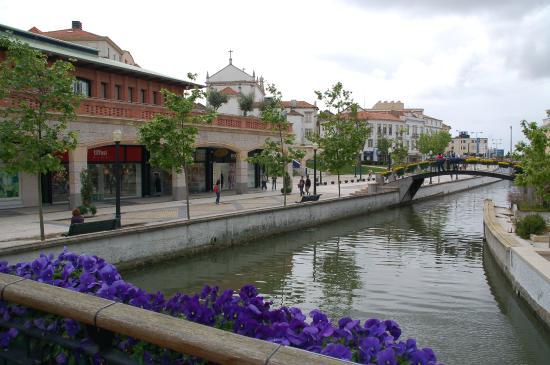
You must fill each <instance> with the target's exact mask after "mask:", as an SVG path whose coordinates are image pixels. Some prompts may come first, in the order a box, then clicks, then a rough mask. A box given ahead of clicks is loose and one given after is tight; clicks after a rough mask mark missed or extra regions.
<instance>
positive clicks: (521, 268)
mask: <svg viewBox="0 0 550 365" xmlns="http://www.w3.org/2000/svg"><path fill="white" fill-rule="evenodd" d="M483 230H484V236H485V242H486V245H487V247H489V251H490V252H491V254H492V255H493V257H495V259H496V262H497V264H498V266H499V267H500V269H501V270H502V272H503V273H504V275H505V277H506V278H507V279H508V280H509V281H510V283H511V284H512V286H513V288H514V291H515V292H516V293H517V295H518V296H520V297H521V298H523V299H524V300H525V302H527V304H528V305H529V306H530V307H531V309H532V310H533V312H534V313H535V314H536V316H537V317H538V318H540V319H541V320H542V322H543V323H544V324H545V325H546V327H547V328H549V329H550V249H537V248H534V247H526V246H524V245H522V244H521V243H520V242H519V241H518V239H517V238H516V235H515V233H511V232H507V231H506V229H505V228H504V227H503V226H502V225H501V224H500V223H499V222H498V220H497V218H496V214H495V207H494V204H493V202H492V201H491V200H486V201H485V205H484V209H483Z"/></svg>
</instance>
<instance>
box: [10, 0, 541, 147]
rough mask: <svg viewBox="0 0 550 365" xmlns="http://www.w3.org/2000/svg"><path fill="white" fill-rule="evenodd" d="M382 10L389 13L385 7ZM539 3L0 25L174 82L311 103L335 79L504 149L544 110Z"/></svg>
mask: <svg viewBox="0 0 550 365" xmlns="http://www.w3.org/2000/svg"><path fill="white" fill-rule="evenodd" d="M388 3H391V5H388ZM549 19H550V0H515V1H513V0H457V1H449V0H415V1H410V0H392V1H383V0H372V1H365V0H340V1H336V0H334V1H331V0H321V1H297V0H294V1H286V0H279V1H270V2H266V1H240V0H233V1H227V0H225V1H223V0H222V1H210V0H201V1H157V2H144V3H143V5H142V3H141V2H138V1H122V0H118V1H113V0H111V1H95V2H89V1H86V2H81V1H75V0H73V1H55V2H51V1H50V2H47V1H13V0H0V23H2V24H5V25H8V26H12V27H16V28H20V29H25V30H28V29H30V28H31V27H32V26H36V27H38V28H39V29H40V30H43V31H49V30H56V29H65V28H69V27H70V24H71V21H72V20H80V21H81V22H82V23H83V28H84V30H86V31H89V32H92V33H96V34H99V35H106V36H109V37H110V38H111V39H112V40H113V41H114V42H116V43H117V44H118V45H119V46H120V47H121V48H123V49H127V50H129V51H130V52H131V53H132V55H133V56H134V59H135V60H136V62H137V63H139V64H140V65H141V66H142V67H144V68H147V69H151V70H154V71H157V72H161V73H165V74H168V75H171V76H176V77H180V78H184V77H185V76H184V75H186V74H187V72H197V73H198V74H199V81H201V82H204V78H205V76H206V72H207V71H209V72H210V74H213V73H214V72H216V71H218V70H219V69H221V68H222V67H224V66H225V65H227V63H228V58H229V54H228V50H229V49H233V50H234V51H235V52H234V53H233V64H234V65H236V66H237V67H240V68H244V69H245V70H246V71H247V72H250V73H252V70H255V71H256V75H263V76H264V78H265V79H266V80H267V81H268V82H274V83H275V84H276V85H277V86H278V87H279V89H280V90H281V91H282V92H283V95H284V98H285V99H301V100H306V101H309V102H313V101H314V94H313V90H321V89H326V88H328V87H329V86H330V85H332V84H333V83H335V82H337V81H342V82H343V84H344V87H345V88H347V89H349V90H351V91H353V96H354V97H355V99H356V101H357V102H359V103H360V104H361V105H366V106H367V107H371V106H372V105H373V104H374V103H375V102H376V101H378V100H401V101H403V102H404V103H405V106H406V107H421V108H424V111H425V113H426V114H427V115H430V116H433V117H436V118H440V119H443V120H444V121H445V122H446V123H448V124H449V125H451V127H452V128H453V130H452V134H453V135H455V134H456V130H466V131H470V132H472V131H476V132H483V134H480V136H482V137H489V138H490V141H489V143H493V141H496V140H498V139H500V144H499V146H500V147H501V148H502V147H504V148H505V149H506V150H508V147H509V143H510V142H509V141H510V134H509V133H510V129H509V128H510V125H512V126H513V132H514V133H513V134H514V143H515V142H516V141H517V140H518V139H519V138H520V137H521V136H520V132H519V121H520V120H522V119H527V120H529V121H536V122H538V123H540V122H541V120H542V119H543V118H544V117H545V110H547V109H550V25H549V22H548V20H549Z"/></svg>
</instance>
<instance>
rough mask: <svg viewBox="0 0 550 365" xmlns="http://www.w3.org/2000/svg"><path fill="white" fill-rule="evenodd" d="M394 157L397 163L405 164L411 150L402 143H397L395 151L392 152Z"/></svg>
mask: <svg viewBox="0 0 550 365" xmlns="http://www.w3.org/2000/svg"><path fill="white" fill-rule="evenodd" d="M391 156H392V159H393V161H394V163H395V164H396V165H403V164H405V162H407V157H409V151H407V149H406V148H405V147H403V144H402V143H396V146H395V148H394V149H393V152H392V153H391Z"/></svg>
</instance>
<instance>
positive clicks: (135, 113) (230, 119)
mask: <svg viewBox="0 0 550 365" xmlns="http://www.w3.org/2000/svg"><path fill="white" fill-rule="evenodd" d="M76 114H77V115H90V116H96V117H105V118H122V119H131V120H138V121H146V120H150V119H152V118H153V117H154V116H155V115H156V114H165V115H169V114H170V112H169V111H168V109H166V108H165V107H163V106H160V105H153V104H141V103H130V102H125V101H121V100H108V99H100V98H85V99H83V100H82V101H81V102H80V106H79V108H78V109H77V111H76ZM212 125H214V126H219V127H227V128H236V129H253V130H271V126H270V125H268V124H266V123H263V122H262V121H260V120H259V119H258V118H254V117H241V116H237V115H226V114H220V115H218V117H217V118H216V119H215V120H214V121H213V122H212ZM288 131H289V132H290V131H292V128H291V127H289V129H288Z"/></svg>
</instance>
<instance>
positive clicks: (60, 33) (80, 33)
mask: <svg viewBox="0 0 550 365" xmlns="http://www.w3.org/2000/svg"><path fill="white" fill-rule="evenodd" d="M29 32H33V33H37V34H42V35H45V36H47V37H52V38H55V39H61V40H64V41H68V42H78V41H106V42H109V43H110V44H111V45H112V46H113V47H114V48H116V49H117V51H118V52H120V53H124V50H123V49H121V48H120V47H119V46H118V45H117V44H116V43H115V42H113V41H112V40H111V39H110V38H109V37H106V36H101V35H97V34H94V33H90V32H86V31H85V30H82V29H79V28H70V29H61V30H52V31H50V32H42V31H40V30H39V29H38V28H36V27H32V28H31V29H29Z"/></svg>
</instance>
